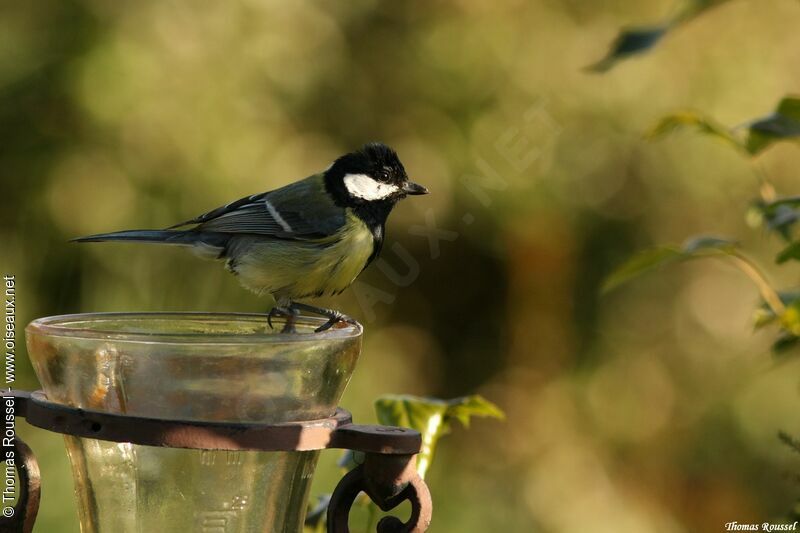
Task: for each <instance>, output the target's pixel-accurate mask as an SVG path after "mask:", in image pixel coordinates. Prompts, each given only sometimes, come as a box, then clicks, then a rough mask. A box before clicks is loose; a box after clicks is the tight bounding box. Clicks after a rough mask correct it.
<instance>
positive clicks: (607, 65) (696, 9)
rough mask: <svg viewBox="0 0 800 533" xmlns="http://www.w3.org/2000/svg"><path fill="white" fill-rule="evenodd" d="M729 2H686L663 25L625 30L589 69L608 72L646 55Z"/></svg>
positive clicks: (692, 0)
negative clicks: (675, 32)
mask: <svg viewBox="0 0 800 533" xmlns="http://www.w3.org/2000/svg"><path fill="white" fill-rule="evenodd" d="M727 1H728V0H686V1H685V2H684V5H683V6H682V8H681V9H680V10H679V11H678V12H677V13H676V14H675V16H673V17H672V18H670V19H669V20H668V21H666V22H665V23H663V24H658V25H653V26H649V27H633V28H623V29H622V30H621V31H620V33H619V34H618V35H617V37H616V38H615V39H614V41H613V42H612V43H611V46H610V47H609V51H608V53H607V54H606V55H605V57H604V58H603V59H601V60H600V61H598V62H597V63H594V64H592V65H590V66H588V67H587V70H590V71H592V72H606V71H607V70H609V69H611V67H613V66H614V65H616V64H617V62H619V61H620V60H622V59H626V58H628V57H631V56H634V55H637V54H641V53H644V52H646V51H648V50H650V49H651V48H653V47H655V45H656V44H658V43H659V42H660V41H661V39H662V37H664V35H665V34H666V33H667V32H668V31H670V30H672V29H674V28H676V27H678V26H680V25H681V24H683V23H685V22H688V21H689V20H691V19H693V18H695V17H696V16H698V15H700V14H701V13H703V12H704V11H706V10H707V9H710V8H712V7H714V6H717V5H719V4H723V3H725V2H727Z"/></svg>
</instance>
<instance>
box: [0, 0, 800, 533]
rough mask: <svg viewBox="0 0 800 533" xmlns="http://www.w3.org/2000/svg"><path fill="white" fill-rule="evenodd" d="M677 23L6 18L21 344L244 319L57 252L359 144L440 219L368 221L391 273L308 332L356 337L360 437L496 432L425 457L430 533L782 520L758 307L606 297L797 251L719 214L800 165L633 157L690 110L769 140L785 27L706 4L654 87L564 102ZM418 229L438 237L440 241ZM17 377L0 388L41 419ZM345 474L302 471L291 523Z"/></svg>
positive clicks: (185, 265)
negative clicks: (400, 402)
mask: <svg viewBox="0 0 800 533" xmlns="http://www.w3.org/2000/svg"><path fill="white" fill-rule="evenodd" d="M674 5H675V4H674V2H673V1H672V0H649V1H646V2H635V1H633V0H614V1H613V2H581V1H577V0H567V1H563V2H555V1H552V0H535V1H532V2H520V1H519V0H502V1H498V2H477V1H470V0H460V1H457V2H453V3H420V2H410V3H408V2H403V3H398V2H395V3H378V2H375V1H372V0H355V1H353V2H347V3H329V2H328V3H325V2H317V1H306V0H303V1H299V2H292V3H285V2H281V3H278V2H270V1H267V0H243V1H241V2H226V3H219V2H217V3H213V2H201V3H197V2H182V1H171V2H155V1H142V2H137V3H126V4H123V3H112V2H102V1H99V0H61V1H56V0H32V1H31V2H16V3H14V2H5V3H3V5H2V8H1V9H2V16H0V126H1V127H0V141H1V142H0V176H2V186H3V194H2V195H1V196H0V206H1V207H2V209H0V217H2V218H1V219H0V222H2V224H0V236H1V237H2V243H3V247H2V260H3V269H4V270H6V271H8V272H11V273H15V274H16V275H17V281H18V321H19V322H20V323H25V322H27V321H29V320H31V319H33V318H35V317H37V316H43V315H53V314H59V313H71V312H81V311H123V310H127V311H135V310H141V311H169V310H213V311H263V310H264V309H266V307H267V306H268V302H265V301H263V300H260V299H258V298H257V297H255V296H254V295H251V294H249V293H247V292H245V291H243V290H241V288H240V287H239V286H238V284H237V282H236V280H235V279H234V278H232V277H231V276H230V275H229V274H227V273H226V272H224V271H223V270H222V269H221V268H219V265H215V264H213V263H204V262H201V261H198V260H197V259H196V258H194V257H192V256H190V255H189V254H185V253H184V252H182V251H181V250H177V249H176V250H171V249H164V248H152V247H144V246H133V245H125V244H108V245H103V246H99V245H98V246H85V247H79V246H77V245H71V244H68V243H67V242H66V241H67V240H68V239H69V238H71V237H75V236H78V235H83V234H88V233H94V232H99V231H110V230H116V229H123V228H147V227H163V226H168V225H170V224H173V223H175V222H177V221H179V220H184V219H186V218H189V217H190V216H193V215H195V214H197V213H199V212H202V211H204V210H207V209H209V208H212V207H215V206H217V205H220V204H223V203H225V202H227V201H229V200H232V199H235V198H239V197H242V196H244V195H247V194H250V193H254V192H259V191H263V190H267V189H269V188H273V187H276V186H279V185H282V184H285V183H287V182H289V181H291V180H294V179H297V178H300V177H303V176H306V175H308V174H311V173H312V172H316V171H318V170H320V169H322V168H325V167H326V166H327V165H328V164H329V163H330V161H331V159H332V158H333V157H335V156H336V155H338V154H339V153H342V152H344V151H347V150H349V149H352V148H353V147H354V146H357V145H358V144H360V143H362V142H365V141H368V140H382V141H384V142H387V143H388V144H390V145H392V146H393V147H394V148H396V149H397V150H398V152H399V154H400V156H401V158H402V160H403V162H404V164H405V166H406V168H407V169H408V171H409V173H410V175H411V176H412V177H413V178H414V179H415V180H416V181H419V182H421V183H423V184H425V185H426V186H428V187H429V188H430V189H431V191H432V194H431V195H429V196H427V197H425V198H420V199H418V201H415V202H413V203H412V202H408V203H407V204H402V205H401V206H400V207H398V209H397V210H396V211H395V212H394V213H393V214H392V217H391V218H390V221H389V227H388V241H387V244H386V247H385V249H384V253H383V259H384V261H383V262H380V263H377V264H375V265H374V266H372V267H370V269H368V271H367V272H365V274H364V276H362V278H361V279H360V282H359V284H357V285H356V286H355V287H353V288H352V289H351V290H349V291H347V292H346V293H345V294H343V295H342V296H341V297H340V298H337V299H335V300H331V301H328V302H320V303H321V304H323V305H331V306H334V307H336V308H339V309H342V310H343V311H345V312H347V313H348V314H350V315H352V316H355V317H357V318H358V319H360V320H362V321H363V322H364V323H365V325H366V332H367V333H366V339H365V345H364V354H363V356H362V359H361V361H360V363H359V367H358V369H357V371H356V374H355V376H354V378H353V380H352V382H351V384H350V387H349V389H348V391H347V393H346V396H345V398H344V401H343V406H344V407H347V408H349V409H351V410H352V411H353V414H354V418H355V420H357V421H358V422H360V423H369V422H371V421H374V420H375V418H374V412H373V409H372V399H373V398H375V397H377V396H379V395H382V394H385V393H403V394H406V393H408V394H414V395H420V396H436V397H456V396H463V395H467V394H472V393H474V392H477V393H480V394H481V395H483V396H485V397H487V398H491V399H492V400H493V401H495V402H496V403H497V404H498V406H499V407H500V408H501V409H503V411H505V412H506V414H507V422H506V423H504V424H497V423H495V422H494V421H484V420H477V421H475V422H474V423H473V424H472V427H471V428H470V430H469V437H468V438H467V437H466V435H465V434H463V433H461V432H462V431H463V430H462V429H461V428H459V427H455V428H453V432H454V436H453V438H450V439H443V440H442V441H441V442H440V443H439V450H438V451H437V459H436V461H435V462H434V463H432V465H431V468H430V470H429V471H428V473H427V476H426V479H427V481H428V482H429V485H430V486H431V488H432V493H433V498H434V502H435V513H434V522H433V525H432V528H431V532H432V533H437V532H439V533H443V532H464V531H492V530H494V531H509V532H516V531H545V532H567V533H571V532H574V531H584V530H587V528H588V529H591V530H592V531H595V532H601V533H602V532H604V531H608V532H613V533H627V532H632V533H642V532H673V531H720V530H721V528H722V527H723V525H724V523H726V522H728V521H731V520H737V521H739V522H740V523H743V522H762V521H764V520H767V519H771V518H779V517H781V516H782V515H783V513H784V512H785V510H786V509H787V508H789V507H790V506H791V505H792V503H793V502H794V501H795V498H796V495H797V493H798V488H797V486H796V484H794V483H793V481H792V480H791V477H790V476H787V475H785V474H786V472H791V471H796V470H797V469H798V462H799V460H798V458H797V457H795V456H794V454H792V453H791V451H790V450H789V449H788V447H785V446H780V444H779V443H776V439H775V434H776V431H778V430H784V431H785V432H786V433H787V434H789V435H798V434H800V420H798V418H797V416H796V412H797V402H798V394H797V374H798V371H800V362H798V359H800V358H786V359H783V360H782V362H780V363H776V362H774V361H773V360H771V359H769V358H767V357H764V354H765V353H767V352H768V350H769V346H770V344H771V343H772V342H773V341H774V333H772V332H770V331H768V330H758V331H755V332H753V331H752V328H749V327H748V325H749V324H751V323H752V322H751V320H752V316H751V315H752V309H753V306H754V305H758V303H759V302H760V300H761V296H760V295H759V292H758V290H757V289H755V288H752V287H751V285H750V284H749V282H748V280H747V279H744V278H743V277H742V276H741V275H740V274H739V273H738V272H736V271H735V270H733V269H731V268H730V267H729V266H728V265H727V264H726V263H725V262H723V261H685V262H681V265H680V266H678V267H677V268H673V269H666V270H664V272H663V275H660V276H647V277H644V278H642V279H641V280H639V281H638V282H637V283H636V284H631V285H627V286H625V287H623V288H621V289H620V290H617V291H614V292H613V293H610V294H608V295H607V296H603V297H601V296H600V294H599V289H600V288H601V286H602V283H603V280H604V279H605V277H606V276H607V275H608V274H609V273H610V272H611V270H612V269H613V268H614V266H616V265H618V264H620V263H622V262H623V261H624V260H625V259H626V258H627V257H630V256H631V255H632V254H633V253H634V252H635V251H636V250H641V249H644V248H647V247H649V246H652V245H654V244H658V243H665V242H681V241H682V240H683V239H684V238H685V237H686V236H687V235H692V234H695V233H697V231H698V230H702V231H707V232H709V233H710V234H714V235H735V236H739V237H740V243H739V244H740V246H741V247H742V249H744V250H747V251H748V256H749V257H751V258H752V259H753V260H754V261H758V262H759V264H765V265H766V264H770V263H771V261H772V259H773V258H774V257H775V256H776V255H777V254H778V253H780V252H781V250H783V249H784V248H786V246H787V245H788V244H789V243H788V242H787V241H786V240H785V239H784V238H783V237H781V236H774V235H775V234H774V233H773V232H770V233H769V236H767V237H766V238H764V237H763V236H761V235H758V234H757V232H748V231H747V229H748V220H749V222H750V223H753V222H754V221H756V222H759V223H761V222H763V225H762V227H766V226H767V225H768V224H769V225H774V226H776V227H789V226H791V225H792V224H793V223H794V219H793V217H794V216H795V215H794V211H795V209H794V208H792V207H791V205H788V204H785V203H782V204H774V203H773V202H775V201H777V202H781V201H783V200H781V199H780V198H779V197H778V196H777V195H776V196H775V197H774V198H770V197H769V196H768V195H767V196H762V198H760V199H759V200H758V201H757V202H756V203H755V204H753V206H752V209H751V216H750V217H748V220H745V219H744V217H742V209H743V208H744V207H745V206H746V205H748V202H750V201H751V199H752V196H753V191H754V189H755V188H757V187H759V186H760V185H761V184H762V183H763V181H762V180H761V178H760V177H755V178H754V175H756V176H760V174H761V173H764V174H766V175H768V176H769V181H770V183H771V184H772V186H773V187H774V189H775V190H776V191H783V192H785V193H792V192H797V186H796V183H797V172H796V169H797V168H798V165H799V164H800V154H799V153H798V151H797V150H796V149H795V147H794V146H792V145H791V144H790V143H776V144H774V145H773V146H772V147H771V148H770V149H769V150H764V151H762V152H760V153H759V155H758V156H757V157H756V158H753V159H754V160H753V162H752V169H751V168H748V166H747V165H743V164H742V161H741V158H739V157H738V156H737V155H736V153H734V152H733V151H731V150H729V149H728V148H727V147H725V146H720V143H713V142H703V141H698V139H696V138H692V137H691V136H683V135H679V136H670V137H669V138H666V139H664V140H663V141H662V142H660V143H648V142H646V141H645V140H643V139H642V135H641V133H642V132H644V131H647V130H648V128H650V127H651V125H652V124H653V123H655V122H656V121H657V119H658V118H659V117H662V116H664V115H665V114H667V113H669V112H672V111H673V110H675V109H685V108H687V107H690V108H692V109H700V110H703V116H704V117H715V120H718V121H719V124H741V123H742V121H743V120H746V119H747V118H749V117H760V116H764V114H765V111H766V110H769V109H771V108H773V106H774V105H775V102H777V101H779V99H780V98H781V97H783V96H784V94H785V93H787V92H788V91H789V90H792V89H793V88H796V87H798V86H800V72H798V71H797V69H796V68H793V67H794V65H795V64H796V60H797V57H796V55H797V54H796V50H797V49H799V48H800V35H799V34H798V32H797V25H798V22H800V4H798V2H795V1H785V2H783V1H775V2H770V3H769V4H767V3H762V2H755V1H749V0H735V1H730V2H725V3H724V5H720V6H719V7H717V8H715V9H714V10H713V12H706V13H705V14H703V15H702V16H701V17H698V18H696V19H694V20H693V22H692V23H691V24H685V25H682V26H681V28H680V31H676V32H670V33H668V34H667V35H668V41H666V40H665V41H664V43H663V44H664V45H663V46H658V47H655V48H651V53H650V54H649V55H648V57H647V60H646V61H625V62H621V63H618V64H617V65H616V66H615V68H614V69H612V70H610V71H608V72H607V73H606V74H605V75H603V76H594V75H587V74H586V73H585V72H584V71H583V69H582V67H583V66H584V65H586V64H587V63H590V62H591V61H593V60H595V59H596V58H597V57H598V55H599V52H598V50H601V49H602V47H604V46H605V44H606V43H608V42H609V40H610V39H611V38H612V36H613V35H614V34H615V32H616V31H617V28H619V27H620V26H623V25H625V24H628V23H630V22H635V21H648V20H665V17H664V14H665V13H669V12H670V10H671V9H673V8H674ZM767 5H768V6H769V7H768V8H767V7H766V6H767ZM743 36H746V39H745V38H744V37H743ZM742 131H743V130H742ZM737 132H738V130H737ZM753 169H755V170H756V172H755V173H754V172H753ZM431 224H433V226H434V227H435V228H437V229H438V230H443V231H444V230H446V231H447V232H449V233H446V234H445V235H441V234H439V233H434V235H436V236H437V238H436V239H432V238H430V236H431ZM445 237H446V238H445ZM409 258H411V260H409ZM788 264H793V263H787V265H788ZM765 275H768V276H769V279H770V280H771V281H772V283H773V284H774V285H775V286H779V287H789V286H792V285H794V284H796V281H797V280H796V272H795V271H793V269H792V268H787V267H784V268H772V267H770V268H768V269H766V272H765ZM20 333H21V332H20ZM22 355H24V354H22ZM20 360H21V363H20V367H19V380H18V383H17V384H16V385H17V386H19V387H25V388H33V387H36V382H35V378H34V377H33V374H32V372H31V370H30V368H29V366H27V365H26V364H25V363H24V357H20ZM20 434H21V436H22V437H23V438H26V439H27V440H28V442H29V443H30V444H31V445H32V446H33V448H34V449H35V450H36V452H37V454H38V455H39V457H40V460H41V463H42V470H43V473H44V481H43V483H44V485H43V503H42V510H41V512H40V519H39V526H38V530H40V531H43V532H59V533H61V532H65V533H71V532H76V531H77V517H76V515H75V505H74V501H73V500H72V498H71V497H68V495H69V494H70V491H71V488H70V487H71V478H70V475H69V467H68V462H67V458H66V454H65V452H64V448H63V443H62V442H61V439H60V437H58V436H55V435H50V434H44V432H41V431H36V430H32V429H31V428H28V427H25V426H24V425H23V426H22V427H21V428H20ZM337 458H338V456H337V455H336V454H335V453H334V454H332V453H327V454H323V459H322V460H321V462H320V466H319V468H318V472H317V476H316V478H315V486H314V489H313V493H314V494H315V495H317V494H324V493H328V492H330V491H331V489H332V488H333V487H334V485H335V483H336V481H337V480H338V479H339V477H340V475H341V473H340V470H339V468H338V467H337V465H336V460H337Z"/></svg>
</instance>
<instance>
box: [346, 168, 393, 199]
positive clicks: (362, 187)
mask: <svg viewBox="0 0 800 533" xmlns="http://www.w3.org/2000/svg"><path fill="white" fill-rule="evenodd" d="M344 186H345V187H346V188H347V192H349V193H350V194H351V195H352V196H355V197H356V198H361V199H362V200H383V199H384V198H388V197H389V196H391V195H392V194H394V193H396V192H397V191H398V190H399V189H398V188H397V187H396V186H394V185H392V184H390V183H383V182H380V181H378V180H375V179H372V178H371V177H369V176H367V175H366V174H347V175H346V176H345V177H344Z"/></svg>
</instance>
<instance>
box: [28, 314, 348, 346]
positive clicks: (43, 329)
mask: <svg viewBox="0 0 800 533" xmlns="http://www.w3.org/2000/svg"><path fill="white" fill-rule="evenodd" d="M124 318H130V319H132V320H136V319H148V318H150V319H168V318H173V319H176V320H181V319H184V320H212V321H215V320H216V321H224V320H228V321H231V322H236V321H237V320H238V321H243V322H252V321H256V320H258V321H262V322H263V324H264V328H268V327H269V326H268V325H267V315H266V314H260V313H236V312H221V313H216V312H203V311H175V312H173V311H165V312H146V311H142V312H127V311H122V312H96V313H73V314H66V315H53V316H46V317H42V318H37V319H34V320H33V321H31V322H30V323H29V324H28V325H27V327H26V328H25V332H26V333H35V334H42V335H47V336H50V337H65V338H81V339H97V340H117V341H124V342H143V343H177V344H183V343H187V344H188V343H191V344H246V343H256V344H260V343H274V344H286V343H304V342H305V343H309V342H311V343H313V342H320V341H333V340H344V339H352V338H357V337H359V336H361V334H362V333H363V332H364V328H363V326H362V325H361V324H360V323H358V322H356V323H355V324H350V323H346V326H345V327H336V326H334V327H332V328H330V329H328V330H325V331H321V332H319V333H317V332H309V333H301V334H297V333H281V332H280V331H279V330H277V329H276V331H275V332H270V333H266V332H265V333H261V332H250V333H243V332H221V333H220V332H213V333H191V332H180V331H174V332H172V331H153V332H144V331H120V330H118V329H112V328H103V327H99V328H87V327H75V326H70V324H74V323H76V322H84V323H85V322H93V321H94V322H97V323H102V321H104V320H111V319H114V320H119V319H124ZM325 322H327V318H322V317H311V316H306V315H300V316H298V317H297V318H296V324H297V325H299V326H311V327H319V326H321V325H322V324H324V323H325Z"/></svg>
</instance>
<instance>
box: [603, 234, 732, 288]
mask: <svg viewBox="0 0 800 533" xmlns="http://www.w3.org/2000/svg"><path fill="white" fill-rule="evenodd" d="M735 252H736V243H735V242H733V241H731V240H728V239H722V238H720V237H711V236H699V237H693V238H691V239H689V240H687V241H686V242H685V243H684V244H683V246H681V247H680V248H677V247H675V246H659V247H656V248H650V249H649V250H644V251H642V252H639V253H637V254H636V255H634V256H633V257H631V258H630V259H629V260H628V261H626V262H625V263H623V264H622V265H621V266H619V267H618V268H617V269H616V270H614V271H613V272H612V273H611V274H610V275H609V276H608V277H606V279H605V281H604V282H603V286H602V290H603V291H604V292H607V291H610V290H612V289H614V288H616V287H618V286H620V285H622V284H623V283H627V282H628V281H630V280H631V279H633V278H635V277H638V276H640V275H642V274H644V273H645V272H649V271H650V270H653V269H655V268H657V267H661V266H663V265H666V264H669V263H673V262H676V261H685V260H687V259H692V258H695V257H703V256H709V255H730V254H733V253H735Z"/></svg>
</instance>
